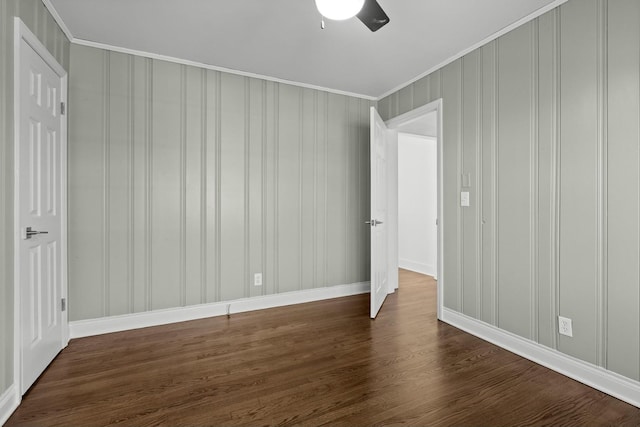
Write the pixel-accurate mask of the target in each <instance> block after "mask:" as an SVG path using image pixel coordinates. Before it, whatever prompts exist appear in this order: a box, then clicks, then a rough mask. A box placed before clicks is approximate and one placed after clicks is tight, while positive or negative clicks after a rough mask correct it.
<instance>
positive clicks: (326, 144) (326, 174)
mask: <svg viewBox="0 0 640 427" xmlns="http://www.w3.org/2000/svg"><path fill="white" fill-rule="evenodd" d="M324 102H325V104H324V108H325V116H324V117H325V122H324V126H325V129H324V179H325V185H324V277H323V282H324V283H323V284H322V286H327V283H328V281H327V277H328V275H329V245H328V244H327V243H328V241H329V231H328V230H329V228H328V225H329V222H328V216H329V207H328V205H329V203H328V201H329V185H328V179H329V95H328V94H325V95H324Z"/></svg>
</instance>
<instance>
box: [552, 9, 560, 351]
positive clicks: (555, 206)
mask: <svg viewBox="0 0 640 427" xmlns="http://www.w3.org/2000/svg"><path fill="white" fill-rule="evenodd" d="M560 13H561V9H560V8H558V9H555V10H554V12H553V23H554V26H553V27H554V32H553V53H552V61H553V75H552V88H551V91H552V97H553V100H554V101H553V102H552V104H551V108H552V116H551V120H552V133H551V170H552V177H551V182H552V187H551V189H552V198H551V202H552V205H551V206H552V228H551V230H552V231H551V238H552V258H551V260H552V263H551V268H552V291H551V310H550V312H551V327H552V329H553V330H552V331H551V336H552V346H553V348H554V349H558V345H559V335H558V327H557V325H558V315H559V314H560V144H561V114H562V108H561V100H562V97H561V93H562V92H561V90H560V89H561V75H562V74H561V65H562V61H561V52H562V49H561V46H562V45H561V42H562V40H561V32H560Z"/></svg>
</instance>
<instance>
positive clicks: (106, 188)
mask: <svg viewBox="0 0 640 427" xmlns="http://www.w3.org/2000/svg"><path fill="white" fill-rule="evenodd" d="M110 57H111V55H110V53H109V52H107V51H105V52H103V54H102V58H103V63H102V65H103V75H102V78H103V90H102V96H103V97H104V98H103V104H102V109H103V111H102V189H101V190H102V192H103V194H102V215H103V217H104V218H103V223H102V224H103V225H102V293H103V302H102V305H103V309H102V310H103V316H109V315H110V314H111V310H110V297H111V295H110V290H109V285H110V283H109V282H110V280H109V278H110V274H109V273H110V271H109V268H110V262H109V258H110V251H111V248H110V245H109V243H110V234H111V230H110V215H109V212H110V209H111V206H110V201H109V193H110V181H111V176H110V175H111V174H110V168H111V162H110V156H111V152H110V149H109V144H110V129H109V123H110V108H111V106H110V102H109V101H110V99H109V98H110V96H111V64H110V62H111V61H110Z"/></svg>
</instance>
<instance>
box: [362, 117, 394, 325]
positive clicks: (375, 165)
mask: <svg viewBox="0 0 640 427" xmlns="http://www.w3.org/2000/svg"><path fill="white" fill-rule="evenodd" d="M388 138H389V131H388V130H387V127H386V125H385V124H384V121H383V120H382V118H381V117H380V115H379V114H378V112H377V111H376V109H375V107H371V141H370V144H371V147H370V152H371V220H370V221H367V223H368V224H370V226H371V318H372V319H375V317H376V316H377V315H378V312H379V311H380V307H382V303H384V300H385V298H386V297H387V293H388V286H389V283H388V282H389V263H388V260H387V258H388V250H389V243H388V231H387V213H388V200H387V167H388V166H387V147H388V141H387V140H388Z"/></svg>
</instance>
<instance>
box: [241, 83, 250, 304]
mask: <svg viewBox="0 0 640 427" xmlns="http://www.w3.org/2000/svg"><path fill="white" fill-rule="evenodd" d="M242 79H243V80H244V141H243V142H244V174H243V175H244V212H243V215H244V262H243V269H242V279H243V282H244V283H243V284H242V288H243V289H244V297H245V298H248V297H250V296H251V283H250V282H249V277H250V275H251V273H250V270H251V262H250V260H249V256H250V254H249V245H250V242H251V240H250V239H251V227H250V225H251V206H250V204H251V197H250V196H251V195H250V191H251V167H250V161H251V81H250V80H249V78H248V77H243V78H242Z"/></svg>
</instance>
